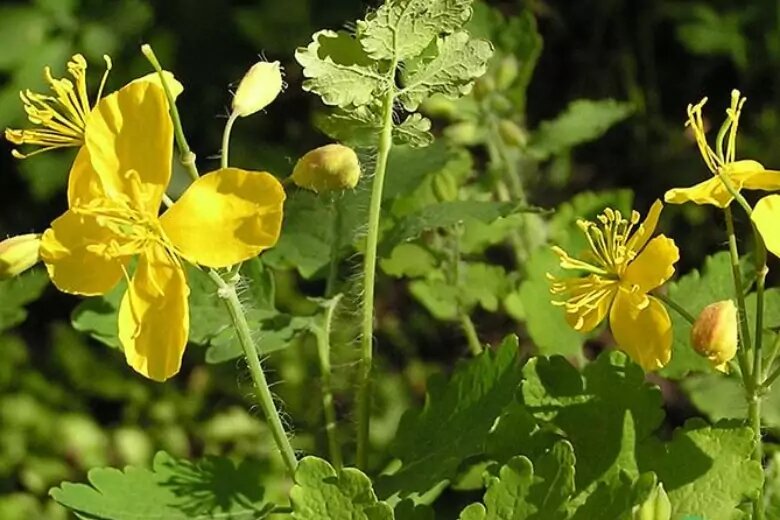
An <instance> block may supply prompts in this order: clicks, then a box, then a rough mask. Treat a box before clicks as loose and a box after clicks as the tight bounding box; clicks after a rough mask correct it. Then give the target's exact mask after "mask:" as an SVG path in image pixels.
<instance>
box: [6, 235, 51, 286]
mask: <svg viewBox="0 0 780 520" xmlns="http://www.w3.org/2000/svg"><path fill="white" fill-rule="evenodd" d="M40 247H41V236H40V235H37V234H35V233H29V234H27V235H19V236H16V237H11V238H6V239H5V240H3V241H2V242H0V280H5V279H6V278H13V277H14V276H18V275H19V274H21V273H23V272H24V271H26V270H27V269H29V268H30V267H32V266H34V265H35V264H37V263H38V262H39V261H40V259H41V257H40Z"/></svg>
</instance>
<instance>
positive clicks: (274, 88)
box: [233, 61, 282, 117]
mask: <svg viewBox="0 0 780 520" xmlns="http://www.w3.org/2000/svg"><path fill="white" fill-rule="evenodd" d="M281 91H282V67H281V65H279V62H278V61H274V62H268V61H259V62H257V63H255V64H254V65H252V68H251V69H249V71H248V72H247V73H246V74H245V75H244V78H243V79H242V80H241V83H239V84H238V89H237V90H236V95H235V96H233V112H235V113H237V114H238V115H239V116H241V117H246V116H251V115H252V114H254V113H255V112H259V111H260V110H262V109H264V108H265V107H267V106H268V105H270V104H271V102H272V101H273V100H274V99H276V96H278V95H279V92H281Z"/></svg>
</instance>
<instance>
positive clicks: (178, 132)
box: [141, 44, 198, 181]
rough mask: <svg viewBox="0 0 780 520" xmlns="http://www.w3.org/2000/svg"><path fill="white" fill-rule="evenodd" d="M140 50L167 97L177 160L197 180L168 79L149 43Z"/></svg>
mask: <svg viewBox="0 0 780 520" xmlns="http://www.w3.org/2000/svg"><path fill="white" fill-rule="evenodd" d="M141 52H142V53H143V55H144V56H146V59H147V60H149V63H151V64H152V67H153V68H154V70H155V71H156V72H157V74H158V75H159V76H160V83H161V84H162V87H163V90H164V91H165V97H166V98H167V99H168V109H169V111H170V114H171V120H172V121H173V135H174V136H175V137H176V144H177V145H178V147H179V153H180V154H181V155H180V156H179V160H180V161H181V163H182V164H183V165H184V167H185V168H186V169H187V172H188V173H189V174H190V177H192V180H193V181H194V180H197V179H198V168H197V166H195V154H194V153H193V152H192V150H191V149H190V145H189V144H188V143H187V138H186V137H185V136H184V129H183V128H182V126H181V117H180V116H179V110H178V109H177V108H176V99H175V98H174V97H173V92H172V91H171V88H170V86H169V85H168V80H166V79H165V74H163V69H162V66H161V65H160V62H159V60H158V59H157V56H156V55H155V54H154V51H153V50H152V47H151V46H150V45H149V44H144V45H142V46H141Z"/></svg>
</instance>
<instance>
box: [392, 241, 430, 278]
mask: <svg viewBox="0 0 780 520" xmlns="http://www.w3.org/2000/svg"><path fill="white" fill-rule="evenodd" d="M379 266H380V267H381V268H382V271H384V272H385V273H387V274H389V275H390V276H395V277H396V278H403V277H408V278H419V277H421V276H425V275H426V274H428V273H429V272H431V271H432V270H433V269H435V268H436V258H435V257H434V256H433V254H431V252H430V251H428V250H427V249H425V248H424V247H421V246H418V245H417V244H401V245H400V246H398V247H396V248H395V249H393V252H392V253H391V254H390V256H389V257H388V258H382V259H380V260H379Z"/></svg>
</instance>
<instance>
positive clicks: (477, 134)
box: [444, 121, 484, 146]
mask: <svg viewBox="0 0 780 520" xmlns="http://www.w3.org/2000/svg"><path fill="white" fill-rule="evenodd" d="M444 136H445V137H446V138H448V139H450V140H451V141H452V142H453V143H455V144H461V145H464V146H473V145H476V144H479V143H481V142H482V141H483V139H484V132H483V131H482V130H481V129H480V128H479V127H478V126H477V125H476V123H472V122H471V121H461V122H459V123H455V124H452V125H450V126H448V127H447V128H445V129H444Z"/></svg>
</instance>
